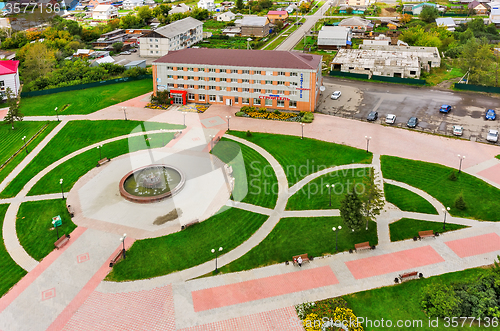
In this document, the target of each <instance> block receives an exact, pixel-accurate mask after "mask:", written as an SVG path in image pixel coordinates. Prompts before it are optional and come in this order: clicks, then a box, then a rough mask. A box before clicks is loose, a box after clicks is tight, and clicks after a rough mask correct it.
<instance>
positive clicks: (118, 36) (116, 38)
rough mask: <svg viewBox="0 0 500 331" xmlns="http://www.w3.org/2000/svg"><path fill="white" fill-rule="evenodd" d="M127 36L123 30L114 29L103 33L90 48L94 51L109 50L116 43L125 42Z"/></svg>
mask: <svg viewBox="0 0 500 331" xmlns="http://www.w3.org/2000/svg"><path fill="white" fill-rule="evenodd" d="M127 39H128V35H127V34H126V33H125V30H124V29H116V30H113V31H111V32H108V33H103V34H102V35H101V36H100V37H99V39H97V40H96V41H94V42H93V43H92V47H93V48H96V49H111V47H112V45H113V44H114V43H117V42H125V40H127Z"/></svg>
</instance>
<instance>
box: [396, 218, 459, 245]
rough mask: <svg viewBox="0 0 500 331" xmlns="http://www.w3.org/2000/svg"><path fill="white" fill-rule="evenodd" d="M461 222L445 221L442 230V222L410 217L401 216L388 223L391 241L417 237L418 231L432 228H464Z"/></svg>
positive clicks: (436, 229) (440, 229)
mask: <svg viewBox="0 0 500 331" xmlns="http://www.w3.org/2000/svg"><path fill="white" fill-rule="evenodd" d="M466 227H467V226H465V225H461V224H453V223H446V229H445V230H443V222H430V221H422V220H414V219H411V218H402V219H400V220H399V221H397V222H394V223H391V224H389V231H390V233H391V241H399V240H405V239H410V238H413V237H418V232H419V231H427V230H434V233H443V232H448V231H453V230H458V229H463V228H466Z"/></svg>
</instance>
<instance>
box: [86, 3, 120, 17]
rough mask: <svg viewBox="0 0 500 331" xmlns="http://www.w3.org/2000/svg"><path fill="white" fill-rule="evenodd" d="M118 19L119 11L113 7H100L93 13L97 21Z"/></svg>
mask: <svg viewBox="0 0 500 331" xmlns="http://www.w3.org/2000/svg"><path fill="white" fill-rule="evenodd" d="M116 17H118V10H117V9H116V7H115V6H112V5H99V6H97V7H95V8H94V10H93V11H92V18H93V19H95V20H109V19H112V18H116Z"/></svg>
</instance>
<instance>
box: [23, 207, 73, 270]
mask: <svg viewBox="0 0 500 331" xmlns="http://www.w3.org/2000/svg"><path fill="white" fill-rule="evenodd" d="M57 215H60V216H61V219H62V225H61V226H60V227H59V229H58V230H59V236H62V235H63V234H70V233H71V232H72V231H73V230H74V229H75V228H76V225H75V224H74V223H73V222H72V221H71V217H70V216H69V214H68V211H67V209H66V200H63V199H56V200H42V201H29V202H24V203H22V204H21V207H20V208H19V212H18V213H17V221H16V231H17V237H18V238H19V242H20V243H21V245H22V246H23V248H24V249H25V250H26V252H27V253H28V254H29V255H31V257H33V258H34V259H35V260H37V261H41V260H42V259H43V258H44V257H45V256H47V255H48V254H49V253H50V252H52V250H53V249H54V242H55V241H56V240H57V233H56V230H52V217H54V216H57Z"/></svg>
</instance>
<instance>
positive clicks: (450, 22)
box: [436, 17, 457, 26]
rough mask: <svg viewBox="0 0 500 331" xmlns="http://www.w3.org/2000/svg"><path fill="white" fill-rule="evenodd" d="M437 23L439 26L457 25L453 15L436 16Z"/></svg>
mask: <svg viewBox="0 0 500 331" xmlns="http://www.w3.org/2000/svg"><path fill="white" fill-rule="evenodd" d="M436 25H437V26H440V25H444V26H457V25H456V24H455V21H454V20H453V18H451V17H440V18H436Z"/></svg>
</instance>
